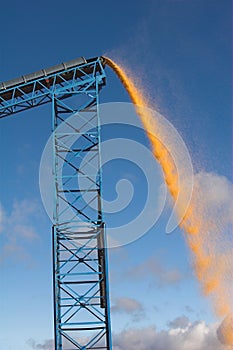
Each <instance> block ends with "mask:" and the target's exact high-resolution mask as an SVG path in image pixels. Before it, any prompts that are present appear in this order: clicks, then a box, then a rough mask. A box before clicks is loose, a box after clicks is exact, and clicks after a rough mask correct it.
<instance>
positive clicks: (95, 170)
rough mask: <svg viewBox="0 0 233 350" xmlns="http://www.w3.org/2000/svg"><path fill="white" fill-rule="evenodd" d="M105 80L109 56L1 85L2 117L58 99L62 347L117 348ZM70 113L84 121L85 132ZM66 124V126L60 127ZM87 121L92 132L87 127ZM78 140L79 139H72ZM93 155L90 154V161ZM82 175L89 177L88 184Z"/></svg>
mask: <svg viewBox="0 0 233 350" xmlns="http://www.w3.org/2000/svg"><path fill="white" fill-rule="evenodd" d="M36 75H37V74H36ZM30 76H31V75H29V77H30ZM26 77H27V76H26ZM26 80H27V79H26ZM104 84H105V72H104V62H103V60H102V58H96V59H93V60H88V61H87V62H85V63H83V64H80V65H78V66H75V67H69V68H65V69H64V70H60V68H59V71H58V72H52V73H51V74H48V75H47V76H46V77H45V76H42V77H40V76H39V77H38V76H37V77H36V79H33V80H30V81H26V82H24V83H21V82H20V81H19V80H17V83H16V84H15V85H14V86H10V87H8V88H7V89H5V88H4V86H6V85H7V84H5V85H4V84H2V85H1V84H0V118H3V117H6V116H9V115H12V114H15V113H18V112H21V111H24V110H26V109H30V108H33V107H36V106H40V105H43V104H45V103H51V104H52V123H53V135H54V136H53V175H54V225H53V279H54V333H55V350H65V349H69V350H77V349H78V350H87V349H88V350H95V349H96V350H97V349H103V350H112V341H111V327H110V305H109V285H108V271H107V269H108V266H107V249H106V235H105V225H104V222H103V215H102V204H101V191H102V178H101V171H99V169H101V150H100V141H101V140H100V116H99V108H98V104H99V91H100V89H101V88H102V87H103V85H104ZM8 85H11V82H9V84H8ZM82 97H85V103H84V102H83V98H82ZM74 100H75V107H74ZM71 101H72V103H71ZM83 111H85V112H83ZM70 117H75V120H76V121H78V123H79V124H80V125H79V128H78V129H77V125H76V124H75V125H74V122H73V120H74V119H70ZM64 123H65V125H66V129H65V130H63V129H61V127H62V125H64ZM87 125H89V128H88V130H86V131H83V129H84V128H87ZM73 137H76V138H77V139H78V140H77V141H76V142H74V143H73V144H72V143H70V139H71V138H73ZM88 155H91V157H89V160H88V161H87V162H86V163H84V162H83V159H84V157H86V156H88ZM79 176H80V177H82V178H83V179H84V180H83V181H82V186H81V187H80V185H79V184H78V177H79ZM85 199H86V203H85V201H84V200H85ZM90 204H91V205H92V207H93V208H92V209H90V208H89V205H90Z"/></svg>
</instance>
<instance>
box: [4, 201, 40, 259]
mask: <svg viewBox="0 0 233 350" xmlns="http://www.w3.org/2000/svg"><path fill="white" fill-rule="evenodd" d="M39 212H40V206H39V204H38V202H37V201H35V200H28V199H24V200H21V201H18V200H17V201H15V202H14V203H13V206H12V209H11V211H7V210H5V209H4V208H3V206H2V205H1V204H0V235H1V241H2V245H1V248H0V253H1V258H0V262H3V261H4V260H6V259H7V258H9V257H12V256H14V258H16V259H18V260H27V259H28V258H29V254H28V252H27V250H26V248H25V246H26V245H27V244H28V243H29V244H30V243H32V242H34V241H35V240H37V239H38V238H39V235H38V234H37V232H36V228H35V222H36V220H38V216H39Z"/></svg>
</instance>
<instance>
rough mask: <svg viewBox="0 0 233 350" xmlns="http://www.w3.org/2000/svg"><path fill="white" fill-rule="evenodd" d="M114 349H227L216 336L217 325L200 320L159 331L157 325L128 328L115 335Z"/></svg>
mask: <svg viewBox="0 0 233 350" xmlns="http://www.w3.org/2000/svg"><path fill="white" fill-rule="evenodd" d="M113 349H114V350H134V349H137V350H164V349H166V350H226V349H227V348H226V347H224V346H223V345H221V344H220V342H219V341H218V339H217V336H216V325H211V326H207V325H206V324H205V322H204V321H199V322H195V323H193V324H191V323H190V322H189V323H188V325H186V327H184V326H182V327H180V328H177V326H176V327H175V328H171V327H170V328H169V329H168V330H162V331H157V330H156V328H155V327H153V326H151V327H147V328H143V329H136V328H134V329H127V330H124V331H123V332H121V333H119V334H117V335H115V336H114V347H113Z"/></svg>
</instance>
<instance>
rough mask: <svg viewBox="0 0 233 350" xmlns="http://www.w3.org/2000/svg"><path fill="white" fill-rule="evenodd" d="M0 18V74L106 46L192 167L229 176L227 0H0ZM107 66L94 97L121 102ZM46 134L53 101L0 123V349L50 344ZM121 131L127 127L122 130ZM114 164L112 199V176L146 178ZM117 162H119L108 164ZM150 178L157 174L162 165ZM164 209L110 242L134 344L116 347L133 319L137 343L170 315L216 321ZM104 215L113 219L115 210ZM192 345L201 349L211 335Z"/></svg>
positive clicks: (117, 298)
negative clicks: (152, 221) (123, 242)
mask: <svg viewBox="0 0 233 350" xmlns="http://www.w3.org/2000/svg"><path fill="white" fill-rule="evenodd" d="M0 21H1V28H2V31H1V34H0V38H1V40H0V42H1V44H0V81H5V80H8V79H11V78H14V77H17V76H20V75H22V74H26V73H30V72H33V71H36V70H39V69H41V68H45V67H49V66H52V65H55V64H58V63H60V62H65V61H68V60H70V59H73V58H76V57H80V56H84V57H87V58H90V57H95V56H98V55H102V54H109V55H110V56H111V57H113V58H115V59H116V60H118V59H119V60H120V61H122V62H124V64H125V65H126V66H128V67H129V68H130V69H131V71H134V72H135V75H136V76H138V78H139V79H140V80H141V82H142V85H143V87H144V88H145V90H146V91H147V93H149V95H150V97H151V100H152V101H153V104H154V106H156V108H157V109H158V110H159V111H160V113H162V114H163V115H164V116H165V117H166V118H167V119H168V120H169V121H170V122H171V123H172V124H173V125H174V126H175V128H176V129H177V130H178V131H179V133H180V135H181V136H182V138H183V140H184V141H185V143H186V146H187V147H188V149H189V151H190V154H191V157H192V161H193V164H194V168H195V171H196V172H198V171H200V170H202V171H204V172H211V173H213V174H215V176H219V175H222V176H225V177H226V179H227V181H231V179H232V153H231V149H232V130H231V122H232V121H231V118H232V87H231V79H232V68H231V63H232V52H231V50H232V32H231V26H232V5H231V1H230V0H205V1H203V0H154V1H152V0H145V1H134V2H131V1H122V0H119V1H117V2H116V1H112V2H109V1H105V0H104V1H101V2H96V1H92V2H91V1H90V2H89V3H87V2H83V1H75V0H67V1H66V2H65V3H64V2H63V1H60V0H58V1H56V2H55V1H45V0H42V1H40V2H34V1H29V0H25V1H23V2H22V1H21V2H18V1H16V0H12V1H11V2H4V4H2V5H1V13H0ZM106 74H107V85H106V87H105V88H104V89H103V91H102V92H101V95H100V101H101V102H129V97H128V96H127V94H126V92H125V91H124V89H123V87H122V85H121V84H120V83H119V81H118V80H117V78H116V77H115V76H114V74H113V73H112V72H111V71H110V70H109V69H108V68H106ZM50 133H51V114H50V106H45V107H43V108H37V109H34V110H30V111H27V112H25V113H21V114H18V115H16V116H11V117H9V118H5V119H3V120H1V123H0V161H1V167H0V183H1V186H0V204H1V207H0V208H1V210H0V213H2V215H3V218H4V220H3V222H2V224H1V221H0V240H1V241H0V253H1V256H2V258H0V280H1V290H0V313H1V321H0V324H1V334H0V348H1V349H4V350H15V349H17V350H30V349H33V348H34V349H45V350H46V349H47V350H48V349H50V348H49V347H48V346H49V345H48V342H49V340H50V339H51V338H52V337H53V328H52V275H51V270H52V266H51V234H50V232H51V228H50V227H51V223H50V221H49V219H48V217H47V216H46V213H45V211H44V209H43V206H42V203H41V199H40V192H39V183H38V173H39V163H40V158H41V155H42V152H43V149H44V146H45V144H46V141H47V139H48V137H49V136H50ZM119 133H120V134H121V135H124V136H125V135H127V129H126V128H123V129H122V130H119ZM106 137H107V136H106ZM130 138H134V139H136V140H139V139H140V142H142V143H143V144H148V142H147V140H146V139H145V137H144V136H142V135H141V134H140V135H139V134H138V133H137V131H134V132H133V131H130ZM119 164H120V166H119ZM119 164H118V165H115V167H114V165H112V167H111V166H109V167H107V165H106V169H105V172H104V179H105V181H104V192H105V194H106V198H107V199H114V195H115V191H114V188H115V187H114V186H115V184H116V182H117V179H118V178H120V177H121V176H123V175H125V174H128V178H129V179H130V180H131V181H132V183H133V184H134V185H135V186H136V187H137V186H145V183H144V180H143V176H142V174H140V172H137V169H136V168H135V167H130V164H123V163H119ZM117 168H121V169H123V170H121V171H120V172H119V173H116V169H117ZM135 174H136V175H135ZM132 175H134V176H132ZM157 179H158V181H160V180H161V179H162V177H161V174H160V175H159V172H158V174H157ZM142 188H143V187H142ZM139 197H140V198H143V190H141V192H138V193H136V196H135V198H134V202H133V205H132V206H131V207H130V211H129V212H128V213H127V212H123V214H122V215H123V216H122V220H125V218H127V215H129V216H133V215H135V213H137V210H138V206H139V200H138V199H139ZM169 213H170V209H169V206H166V210H165V211H164V212H163V214H162V216H161V218H160V220H159V222H158V223H157V224H156V225H155V226H154V227H153V228H152V229H151V230H150V231H149V232H148V233H147V234H146V235H144V236H143V237H142V238H141V239H139V240H137V241H136V242H134V243H132V244H129V245H127V246H124V247H122V248H118V249H112V250H111V251H110V252H109V258H110V281H111V287H110V289H111V299H112V306H113V310H112V327H113V331H114V334H115V338H114V339H115V342H116V345H117V346H118V348H116V349H117V350H118V349H119V350H126V349H129V350H131V346H132V343H130V344H128V345H127V347H126V348H125V347H124V346H126V345H125V343H123V340H122V339H124V334H125V333H122V332H124V331H125V332H127V330H128V331H129V332H130V330H131V333H127V334H128V341H129V342H130V341H131V337H130V335H132V334H133V333H132V332H133V331H134V330H135V329H137V330H138V332H139V333H140V332H142V337H143V334H144V335H145V337H147V339H149V340H150V339H151V344H149V343H148V345H146V340H145V344H144V348H143V346H142V347H141V348H140V350H145V349H149V348H150V349H153V350H157V349H160V348H159V347H156V341H157V340H156V339H157V338H156V336H155V337H154V336H153V334H154V333H153V327H156V328H157V330H158V334H159V336H160V338H161V339H162V333H159V332H162V330H164V332H170V331H171V327H172V326H171V324H170V325H169V322H171V321H173V320H174V319H176V318H179V317H183V320H184V317H185V318H186V319H189V320H190V325H189V328H188V330H189V331H190V334H191V335H192V332H191V331H192V330H195V325H202V328H201V326H200V327H199V328H198V329H199V330H200V329H201V330H203V331H204V330H205V328H204V326H203V322H206V324H208V325H211V324H212V323H214V322H215V321H216V318H215V316H214V313H213V311H212V308H211V303H210V301H209V300H208V299H206V298H204V297H203V296H202V294H201V291H200V287H199V285H198V283H197V281H196V279H195V277H194V276H193V272H192V268H191V261H190V256H189V252H188V248H187V247H186V245H185V240H184V237H183V234H182V232H181V231H180V230H179V229H177V230H176V231H175V232H174V233H173V234H172V235H166V234H165V226H166V222H167V220H168V217H169ZM106 220H107V223H109V225H111V224H114V218H112V219H111V218H110V217H106ZM111 220H112V221H111ZM19 227H20V229H19ZM4 245H7V249H5V250H4V249H3V247H4ZM114 305H115V306H114ZM195 322H196V323H195ZM151 327H152V328H151ZM192 327H193V328H192ZM206 327H207V326H206ZM143 329H144V331H142V330H143ZM208 329H209V331H210V334H212V333H211V332H212V328H208ZM12 333H13V336H12ZM184 333H185V331H184ZM120 334H122V335H123V336H122V337H121V339H120ZM151 334H152V336H151ZM167 334H168V333H167ZM195 334H196V333H195ZM169 335H171V333H169ZM159 336H158V341H161V339H160V338H159ZM213 337H214V333H213ZM29 339H33V341H31V342H28V340H29ZM149 340H148V341H149ZM30 344H31V345H30ZM33 344H34V345H33ZM38 344H41V347H39V345H38ZM203 344H204V345H203ZM46 346H47V347H46ZM149 346H151V347H149ZM197 346H198V345H197ZM200 346H202V347H200ZM217 346H219V345H217ZM210 348H211V347H210ZM210 348H209V349H210ZM167 349H168V350H169V349H170V348H169V345H167ZM171 349H174V348H171ZM175 349H176V348H175ZM177 349H178V347H177ZM179 349H181V348H179ZM190 349H197V348H195V347H194V348H192V347H191V348H190ZM199 349H200V350H202V349H208V342H207V343H202V345H199V348H198V350H199ZM212 349H213V347H212ZM216 349H217V347H216ZM219 349H220V348H219ZM181 350H186V348H184V349H181Z"/></svg>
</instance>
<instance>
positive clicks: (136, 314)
mask: <svg viewBox="0 0 233 350" xmlns="http://www.w3.org/2000/svg"><path fill="white" fill-rule="evenodd" d="M111 311H112V312H113V313H126V314H128V315H131V316H132V321H133V322H134V321H135V322H137V321H139V320H141V319H142V318H143V317H144V316H145V312H144V308H143V306H142V304H141V303H140V302H139V301H137V300H135V299H133V298H127V297H122V298H116V299H115V302H114V304H113V306H112V307H111Z"/></svg>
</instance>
